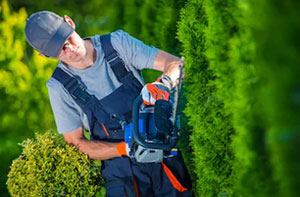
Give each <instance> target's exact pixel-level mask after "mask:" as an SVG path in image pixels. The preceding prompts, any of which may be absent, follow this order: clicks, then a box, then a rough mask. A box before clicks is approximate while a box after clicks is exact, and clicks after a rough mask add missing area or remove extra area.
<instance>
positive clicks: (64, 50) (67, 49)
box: [58, 44, 74, 58]
mask: <svg viewBox="0 0 300 197" xmlns="http://www.w3.org/2000/svg"><path fill="white" fill-rule="evenodd" d="M73 51H74V47H73V46H72V45H70V44H68V45H65V46H64V47H63V48H62V49H61V51H60V54H59V55H58V57H59V58H60V57H62V56H64V55H67V54H69V53H71V52H73Z"/></svg>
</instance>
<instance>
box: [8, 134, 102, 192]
mask: <svg viewBox="0 0 300 197" xmlns="http://www.w3.org/2000/svg"><path fill="white" fill-rule="evenodd" d="M35 136H36V137H35V139H27V140H25V141H23V142H22V143H21V144H20V145H21V146H22V147H23V152H22V154H21V155H20V156H19V157H18V158H17V159H16V160H14V161H13V163H12V165H11V170H10V172H9V174H8V181H7V185H8V190H9V193H10V194H11V195H12V196H68V195H72V196H73V195H74V196H95V195H96V193H97V192H98V191H100V186H101V185H102V183H103V181H102V178H101V176H100V166H99V164H98V163H96V162H95V161H92V160H90V159H88V157H87V155H84V154H83V153H81V152H80V151H79V150H78V149H77V148H76V147H75V146H70V145H68V144H66V143H65V141H64V140H63V138H62V137H61V136H59V135H58V134H56V133H54V132H51V131H47V132H45V133H44V134H37V133H36V135H35Z"/></svg>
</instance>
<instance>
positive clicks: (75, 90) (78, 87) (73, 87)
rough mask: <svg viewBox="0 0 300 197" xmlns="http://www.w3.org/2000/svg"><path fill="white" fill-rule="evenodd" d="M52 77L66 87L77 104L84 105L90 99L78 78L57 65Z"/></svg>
mask: <svg viewBox="0 0 300 197" xmlns="http://www.w3.org/2000/svg"><path fill="white" fill-rule="evenodd" d="M52 77H53V78H55V79H56V80H57V81H59V82H60V83H61V84H62V85H63V86H64V87H65V88H66V90H67V91H68V92H69V93H70V95H71V96H72V97H73V98H74V99H75V101H78V102H79V103H78V104H79V105H84V104H85V103H86V102H88V101H89V100H90V98H91V95H90V94H89V93H88V92H87V91H86V86H85V85H84V84H83V82H82V81H81V80H80V79H77V78H76V77H74V76H71V75H69V74H67V73H66V72H65V71H63V70H62V69H61V68H59V67H57V68H56V69H55V71H54V72H53V74H52Z"/></svg>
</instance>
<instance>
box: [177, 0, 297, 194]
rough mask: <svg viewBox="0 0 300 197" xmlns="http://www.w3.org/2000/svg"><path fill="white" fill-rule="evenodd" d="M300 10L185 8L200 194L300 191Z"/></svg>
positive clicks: (226, 5) (199, 0)
mask: <svg viewBox="0 0 300 197" xmlns="http://www.w3.org/2000/svg"><path fill="white" fill-rule="evenodd" d="M297 10H299V3H297V2H295V1H287V2H282V3H279V2H272V1H255V2H249V1H236V0H225V1H224V0H220V1H218V0H217V1H209V0H189V1H188V2H187V4H186V5H185V7H184V8H183V9H182V11H181V19H180V22H179V29H178V37H179V39H180V41H181V42H182V45H183V54H184V56H185V57H186V61H187V64H186V76H187V79H186V83H185V88H186V90H187V94H186V97H187V107H186V109H185V114H186V115H187V116H188V118H189V119H188V121H189V125H190V126H191V128H192V129H191V132H192V134H191V143H192V149H193V161H194V165H195V168H194V172H195V176H196V181H195V184H194V191H195V193H196V196H224V195H225V196H228V195H229V196H231V195H236V196H297V194H299V189H300V187H299V185H300V184H299V179H297V178H296V177H298V176H299V175H300V170H299V169H300V168H299V167H298V166H299V162H300V159H299V156H297V155H299V144H300V143H299V140H300V139H299V137H300V136H299V125H300V119H299V117H300V116H299V115H300V114H299V113H300V110H299V109H300V108H299V100H300V99H299V98H300V97H299V87H300V85H299V84H300V83H299V80H298V78H297V75H298V73H299V68H300V67H299V62H300V61H299V60H298V59H299V50H300V47H299V46H300V45H299V42H298V40H299V36H297V35H299V30H300V28H299V27H300V25H299V22H298V20H297V18H299V14H298V13H299V12H297ZM297 71H298V72H297Z"/></svg>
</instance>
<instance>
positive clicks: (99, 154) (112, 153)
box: [63, 127, 120, 160]
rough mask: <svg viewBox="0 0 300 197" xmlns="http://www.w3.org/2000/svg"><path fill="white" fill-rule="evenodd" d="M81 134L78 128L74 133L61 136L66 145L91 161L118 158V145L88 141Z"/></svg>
mask: <svg viewBox="0 0 300 197" xmlns="http://www.w3.org/2000/svg"><path fill="white" fill-rule="evenodd" d="M83 132H84V131H83V128H82V127H79V128H77V129H75V130H74V131H71V132H68V133H65V134H63V136H64V139H65V141H66V142H67V143H68V144H73V145H75V146H76V147H77V148H78V149H79V150H81V151H82V152H83V153H84V154H86V155H88V156H89V158H91V159H97V160H105V159H111V158H114V157H119V156H120V154H119V152H118V149H117V146H118V145H119V144H118V143H109V142H103V141H89V140H88V139H86V138H85V137H84V133H83Z"/></svg>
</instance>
